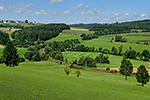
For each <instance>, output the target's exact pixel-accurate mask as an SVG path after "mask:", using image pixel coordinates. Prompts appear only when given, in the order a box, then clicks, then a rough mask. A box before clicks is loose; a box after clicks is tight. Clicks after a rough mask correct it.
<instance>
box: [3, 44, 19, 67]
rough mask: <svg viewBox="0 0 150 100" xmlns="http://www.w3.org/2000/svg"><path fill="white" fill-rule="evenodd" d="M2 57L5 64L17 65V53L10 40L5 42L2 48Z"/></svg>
mask: <svg viewBox="0 0 150 100" xmlns="http://www.w3.org/2000/svg"><path fill="white" fill-rule="evenodd" d="M2 58H3V61H4V63H5V64H6V65H7V66H10V67H11V66H13V67H14V66H18V64H19V55H18V53H17V49H16V48H15V46H14V44H13V42H12V41H9V42H7V45H6V47H5V48H4V50H3V55H2Z"/></svg>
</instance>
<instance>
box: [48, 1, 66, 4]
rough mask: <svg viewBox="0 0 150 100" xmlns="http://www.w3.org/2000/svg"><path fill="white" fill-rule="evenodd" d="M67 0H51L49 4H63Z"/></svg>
mask: <svg viewBox="0 0 150 100" xmlns="http://www.w3.org/2000/svg"><path fill="white" fill-rule="evenodd" d="M63 1H65V0H51V1H50V2H49V3H48V4H50V5H53V4H55V3H59V2H63Z"/></svg>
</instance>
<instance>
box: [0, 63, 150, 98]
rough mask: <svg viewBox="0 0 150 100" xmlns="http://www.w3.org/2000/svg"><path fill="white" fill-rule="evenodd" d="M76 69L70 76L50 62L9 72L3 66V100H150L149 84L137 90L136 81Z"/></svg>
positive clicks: (0, 74)
mask: <svg viewBox="0 0 150 100" xmlns="http://www.w3.org/2000/svg"><path fill="white" fill-rule="evenodd" d="M75 71H76V70H75V69H72V72H71V74H70V75H69V76H67V75H66V74H65V73H64V70H63V67H62V66H61V65H59V64H56V63H54V62H51V61H46V62H26V63H21V64H20V65H19V66H18V67H14V68H10V67H6V66H5V65H3V64H0V83H1V85H0V89H1V92H0V99H2V100H10V99H12V100H33V99H34V98H35V100H149V94H150V91H149V89H150V84H147V85H146V86H145V87H142V86H138V85H137V82H136V79H135V77H128V83H127V84H125V77H124V76H120V75H113V74H107V73H100V72H90V71H84V70H81V74H82V75H81V77H79V78H77V77H76V75H75Z"/></svg>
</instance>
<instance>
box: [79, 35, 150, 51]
mask: <svg viewBox="0 0 150 100" xmlns="http://www.w3.org/2000/svg"><path fill="white" fill-rule="evenodd" d="M81 44H84V45H86V46H90V47H92V46H94V47H95V48H97V49H98V48H99V47H102V48H103V49H109V50H111V49H112V47H113V46H114V47H116V48H117V49H118V47H119V46H120V45H123V52H125V51H126V50H127V49H129V47H132V49H133V50H135V51H137V52H138V51H139V52H141V53H142V51H143V50H149V51H150V45H144V44H135V43H129V42H126V43H120V42H119V43H118V42H114V41H113V42H110V39H109V38H105V37H100V38H97V39H92V40H88V41H84V42H82V43H81Z"/></svg>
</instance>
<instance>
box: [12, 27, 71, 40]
mask: <svg viewBox="0 0 150 100" xmlns="http://www.w3.org/2000/svg"><path fill="white" fill-rule="evenodd" d="M65 29H70V27H69V26H68V25H66V24H46V25H38V26H32V27H26V28H23V29H22V30H17V31H14V32H13V33H12V34H11V37H12V38H13V39H15V40H20V41H25V40H27V41H37V40H49V39H51V38H54V37H56V36H58V35H59V33H60V32H62V30H65Z"/></svg>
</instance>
